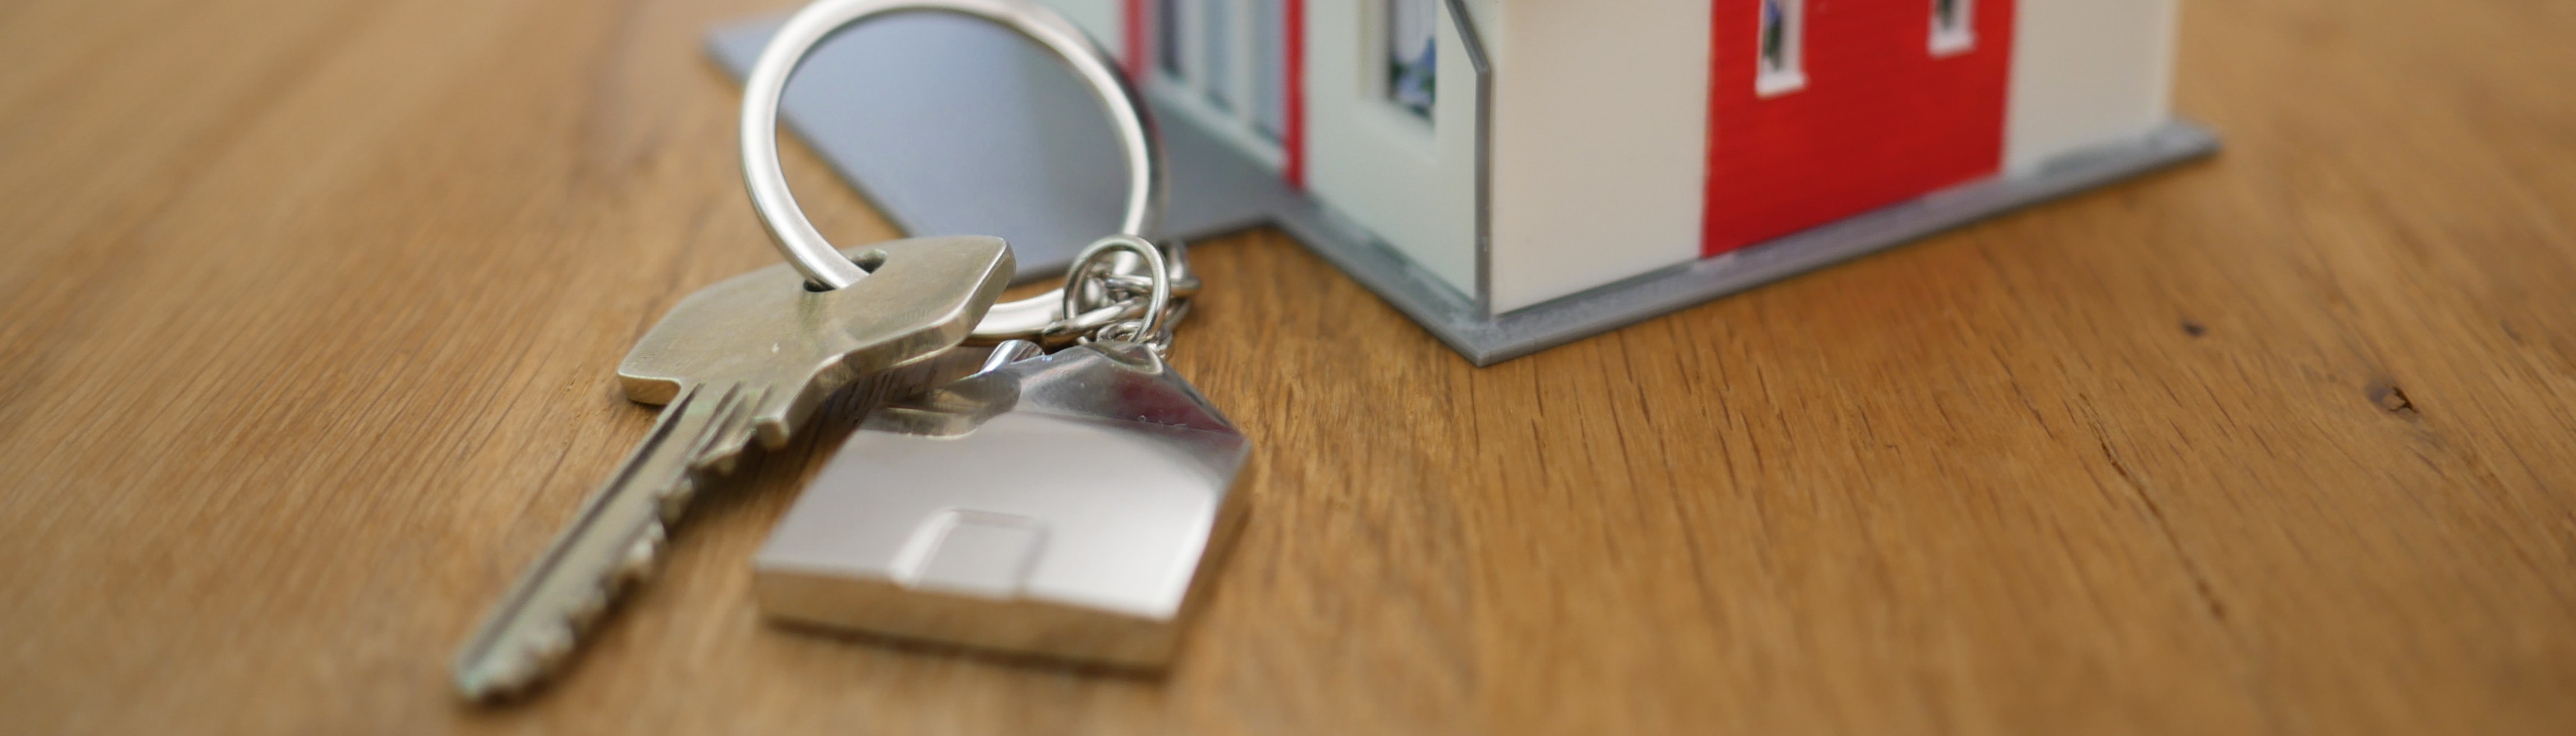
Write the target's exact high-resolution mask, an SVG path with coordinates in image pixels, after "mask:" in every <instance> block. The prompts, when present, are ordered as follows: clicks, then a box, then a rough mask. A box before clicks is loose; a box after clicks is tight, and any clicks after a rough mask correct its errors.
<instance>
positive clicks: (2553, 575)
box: [0, 0, 2576, 734]
mask: <svg viewBox="0 0 2576 736" xmlns="http://www.w3.org/2000/svg"><path fill="white" fill-rule="evenodd" d="M773 8H774V6H766V7H760V6H758V4H755V3H727V2H709V3H676V2H657V1H651V0H642V1H629V2H610V1H609V0H562V1H560V2H544V3H530V2H519V1H516V0H445V1H443V2H426V1H421V0H399V1H393V2H355V1H344V2H324V1H318V0H317V1H314V2H281V1H271V0H185V1H181V0H118V1H117V2H112V3H86V2H68V1H65V0H19V1H18V2H12V3H9V4H6V5H0V49H7V50H8V52H7V54H6V57H5V58H6V59H7V62H8V63H7V64H5V65H0V162H5V163H0V591H5V593H0V632H6V633H5V634H0V731H7V732H17V733H174V732H176V733H218V732H229V733H317V734H320V733H330V734H338V733H413V732H444V731H461V732H525V731H565V732H587V733H709V732H747V733H818V732H832V733H906V734H915V733H930V734H936V733H1025V732H1043V733H1066V734H1072V733H1194V734H1227V733H1242V734H1324V733H1334V734H1340V733H1627V732H1692V733H1722V732H1742V733H1808V732H1817V733H1869V734H1888V733H2129V732H2165V733H2281V734H2346V733H2567V732H2568V730H2569V729H2570V727H2571V726H2570V724H2576V94H2571V93H2570V89H2571V87H2570V86H2569V85H2570V80H2569V77H2570V74H2569V72H2570V71H2571V70H2576V45H2571V44H2568V43H2565V41H2566V39H2568V38H2570V37H2576V4H2570V3H2565V2H2557V1H2555V0H2483V1H2477V2H2470V1H2465V0H2464V1H2462V2H2448V3H2436V4H2427V3H2422V2H2413V1H2401V0H2229V1H2227V2H2218V1H2215V0H2201V1H2196V2H2191V3H2188V4H2187V8H2186V12H2185V15H2184V28H2183V34H2182V37H2183V39H2184V44H2183V48H2182V50H2181V70H2180V79H2179V85H2180V99H2179V106H2180V108H2181V110H2182V111H2183V112H2184V113H2185V114H2187V115H2190V116H2192V117H2194V118H2196V119H2199V120H2202V121H2205V122H2207V123H2210V124H2212V125H2213V126H2214V127H2216V128H2217V129H2219V130H2220V131H2222V133H2223V134H2224V135H2225V136H2226V137H2227V140H2228V143H2229V146H2230V148H2229V150H2228V151H2227V152H2226V153H2225V154H2223V155H2222V156H2221V157H2220V158H2218V159H2217V160H2215V161H2212V162H2209V163H2206V164H2200V165H2195V166H2191V167H2187V168H2185V169H2182V170H2178V171H2174V172H2170V173H2166V174H2162V175H2157V176H2154V177H2150V178H2148V179H2145V180H2141V181H2138V182H2134V183H2130V184H2125V185H2122V186H2119V187H2116V188H2113V189H2109V190H2106V191H2102V192H2099V193H2095V194H2090V195H2086V196H2082V197H2078V198H2076V199H2073V200H2070V201H2067V202H2063V203H2059V204H2054V205H2050V206H2047V207H2044V208H2040V209H2037V210H2033V211H2029V212H2026V213H2021V214H2016V215H2012V216H2009V217H2005V218H2002V219H1999V220H1995V221H1992V222H1989V223H1986V224H1982V225H1978V226H1975V227H1972V228H1969V229H1966V230H1963V231H1959V232H1956V233H1952V234H1949V235H1945V236H1942V237H1938V238H1935V239H1932V240H1929V241H1926V242H1924V243H1922V244H1918V245H1914V246H1911V247H1907V248H1903V249H1899V250H1897V251H1894V252H1890V253H1887V254H1884V255H1880V256H1876V257H1872V258H1869V259H1865V260H1862V261H1858V262H1855V263H1852V264H1849V265H1845V266H1841V267H1837V268H1834V269H1831V270H1828V271H1824V272H1820V273H1817V274H1814V275H1811V276H1807V277H1803V278H1799V279H1796V280H1792V281H1789V282H1786V283H1782V284H1779V285H1776V286H1772V287H1769V288H1765V289H1762V290H1759V291H1756V292H1753V293H1750V294H1746V295H1742V296H1738V297H1734V298H1729V299H1724V300H1721V301H1717V302H1714V303H1711V304H1708V305H1705V306H1701V307H1698V308H1695V309H1691V310H1687V311H1684V312H1681V313H1679V314H1675V315H1672V316H1669V317H1665V318H1662V319H1657V320H1653V321H1650V322H1647V323H1644V324H1641V325H1638V326H1635V327H1631V328H1628V329H1625V330H1621V331H1619V332H1617V333H1614V334H1610V335H1606V336H1602V337H1598V338H1595V339H1591V340H1586V341H1583V342H1580V343H1576V344H1573V345H1570V346H1566V347H1563V348H1558V349H1555V350H1552V351H1549V352H1546V353H1543V354H1540V355H1537V356H1534V357H1531V358H1527V359H1522V360H1516V361H1512V362H1509V363H1505V364H1503V365H1500V366H1495V367H1492V368H1485V369H1476V368H1472V367H1470V366H1468V365H1467V363H1466V362H1465V361H1463V360H1460V359H1459V358H1458V357H1457V356H1455V355H1454V354H1452V353H1450V352H1449V351H1447V350H1446V349H1445V348H1442V347H1441V346H1440V345H1438V344H1437V343H1435V342H1434V341H1433V340H1431V339H1430V338H1429V337H1427V336H1426V335H1425V334H1424V333H1423V332H1422V331H1421V330H1419V329H1418V328H1416V327H1414V326H1413V325H1411V324H1410V323H1408V322H1407V321H1405V320H1404V319H1403V318H1402V317H1401V316H1400V315H1398V314H1396V313H1395V312H1393V311H1392V310H1390V309H1389V308H1387V307H1386V306H1385V305H1384V304H1382V303H1380V302H1379V301H1377V300H1376V299H1375V298H1374V297H1372V296H1370V295H1369V294H1368V293H1367V292H1365V291H1363V290H1361V289H1360V288H1358V287H1357V286H1355V285H1354V284H1352V282H1350V281H1349V280H1348V279H1346V278H1344V277H1343V276H1342V275H1340V274H1339V273H1336V272H1334V271H1333V270H1331V269H1330V268H1329V267H1328V266H1326V265H1325V264H1324V263H1322V262H1321V261H1319V260H1317V259H1316V258H1314V257H1313V256H1311V255H1309V254H1307V253H1306V252H1304V251H1303V250H1301V249H1299V248H1298V247H1297V246H1296V245H1295V244H1294V243H1293V242H1290V241H1288V240H1287V239H1285V238H1283V237H1282V236H1280V235H1278V234H1276V233H1274V232H1256V233H1250V234H1246V235H1243V236H1239V237H1234V238H1228V239H1225V240H1222V241H1218V242H1214V243H1208V244H1203V245H1202V247H1200V248H1198V249H1196V250H1194V254H1195V255H1196V256H1197V258H1198V260H1197V263H1198V265H1199V267H1200V268H1201V269H1202V270H1203V273H1204V274H1205V276H1206V277H1207V281H1208V283H1209V284H1210V285H1211V291H1210V292H1209V294H1208V296H1207V297H1205V299H1204V300H1203V301H1202V302H1201V305H1202V307H1203V308H1202V309H1201V310H1200V312H1199V314H1198V315H1197V316H1196V317H1195V318H1194V319H1193V322H1192V324H1191V325H1190V327H1189V329H1188V330H1187V331H1186V332H1185V334H1184V335H1183V336H1182V338H1181V343H1180V345H1179V347H1178V349H1177V350H1176V351H1175V353H1174V355H1175V359H1176V361H1177V364H1178V366H1179V368H1180V369H1181V370H1182V371H1184V373H1185V374H1186V375H1188V376H1189V377H1190V378H1191V379H1192V380H1193V381H1195V382H1196V383H1197V384H1198V386H1199V387H1200V388H1201V389H1202V390H1203V391H1204V392H1205V393H1206V394H1207V395H1208V396H1210V397H1211V398H1212V399H1214V400H1215V401H1216V402H1218V403H1219V404H1220V405H1221V406H1224V407H1227V408H1228V409H1229V410H1230V411H1231V412H1232V414H1233V415H1234V417H1235V418H1236V419H1237V420H1238V421H1239V422H1241V423H1242V424H1243V425H1244V426H1245V427H1246V428H1247V430H1248V432H1249V433H1250V434H1251V435H1252V436H1253V437H1254V438H1255V439H1256V440H1257V441H1258V442H1260V443H1261V447H1262V450H1261V452H1260V454H1259V455H1258V456H1257V458H1256V460H1255V465H1254V466H1253V469H1252V470H1251V471H1250V472H1249V474H1248V475H1247V476H1246V480H1245V483H1244V485H1243V486H1242V488H1243V490H1245V491H1246V492H1248V493H1250V494H1251V499H1252V503H1253V505H1252V514H1251V517H1250V523H1249V526H1248V527H1247V528H1246V530H1245V532H1244V536H1243V539H1242V544H1241V546H1240V547H1239V548H1238V549H1237V550H1236V552H1235V554H1234V557H1233V559H1232V562H1231V566H1230V568H1229V569H1228V570H1227V571H1226V574H1225V575H1224V577H1223V578H1221V580H1220V583H1219V588H1218V590H1217V594H1216V598H1215V599H1214V601H1213V604H1212V606H1211V608H1210V610H1209V611H1208V615H1207V616H1206V617H1205V618H1204V619H1203V620H1201V621H1200V622H1199V625H1198V627H1197V628H1196V630H1195V632H1194V633H1193V635H1192V637H1191V640H1190V642H1189V648H1188V651H1187V652H1186V653H1185V655H1184V658H1183V662H1182V663H1181V665H1180V666H1179V667H1178V668H1177V669H1176V670H1175V671H1174V672H1172V673H1171V674H1170V675H1169V676H1168V677H1166V678H1163V679H1160V680H1154V679H1138V678H1120V677H1101V676H1095V675H1088V674H1083V673H1076V672H1066V671H1061V670H1055V669H1049V668H1045V667H1033V666H1026V665H1018V664H1009V663H997V662H993V661H989V660H984V659H977V658H971V657H959V656H953V655H950V654H947V653H942V652H938V651H927V650H920V649H912V648H902V647H890V646H885V645H882V644H880V643H876V642H869V641H862V640H856V639H835V638H827V637H818V636H813V635H809V634H805V633H800V632H794V631H789V630H784V629H781V628H778V627H775V626H771V625H768V624H766V623H764V622H763V621H762V620H761V619H760V617H759V616H758V613H757V611H756V610H755V609H754V607H753V604H752V601H751V597H750V595H749V590H748V586H749V581H750V575H749V569H748V559H749V557H750V553H751V552H752V550H753V549H754V547H755V545H757V544H758V543H759V541H760V539H761V538H762V536H763V535H764V533H765V532H766V530H767V527H768V526H769V525H770V523H771V522H773V521H774V520H775V519H776V518H777V516H778V515H779V514H780V513H781V512H782V511H783V510H784V508H785V505H786V504H787V502H788V501H789V500H790V498H791V497H792V495H793V494H794V493H795V488H796V486H797V484H798V482H799V481H800V480H801V479H803V478H804V477H806V476H807V475H809V474H810V473H812V472H813V471H815V470H816V469H817V468H818V465H819V460H820V459H821V458H822V456H823V455H824V454H825V453H826V452H827V449H826V448H829V447H831V446H832V445H833V443H834V442H835V441H836V440H837V439H838V437H839V436H840V435H841V433H842V432H843V431H845V430H844V429H843V428H842V427H845V426H846V422H847V417H846V416H843V417H841V418H839V419H838V420H836V421H837V422H838V423H837V424H827V425H826V426H824V427H823V428H821V429H820V430H818V431H816V432H814V434H815V435H817V436H819V437H820V438H821V441H820V442H807V443H802V444H797V445H794V446H792V447H791V448H790V449H789V450H788V451H786V452H783V453H775V454H771V455H769V456H767V457H766V458H765V459H762V460H759V461H756V462H754V463H753V464H752V465H751V467H749V468H748V469H747V470H746V472H745V473H744V476H743V477H742V478H741V480H740V481H739V482H735V483H732V484H729V485H727V486H725V487H722V488H720V489H718V490H716V491H714V492H711V493H709V494H706V495H704V496H703V497H702V501H701V503H700V506H699V508H698V509H697V511H696V513H695V515H694V516H693V517H692V520H691V521H690V522H689V523H688V524H687V525H686V526H685V527H684V528H683V529H682V530H681V531H680V533H679V536H678V537H677V539H676V541H675V546H674V549H673V553H672V555H671V556H672V559H673V565H672V567H671V568H670V569H669V570H667V571H666V573H665V574H664V575H663V577H662V578H661V579H659V580H658V581H657V582H656V583H655V584H653V585H652V586H650V587H649V588H647V589H646V590H644V591H643V592H642V594H641V595H639V596H637V597H635V598H634V599H633V600H632V601H630V604H629V605H628V606H627V607H626V609H625V610H624V612H623V614H622V615H621V616H620V617H619V618H618V619H617V620H616V621H615V623H614V624H613V625H611V626H610V627H609V628H608V629H607V630H606V631H605V633H604V635H603V636H602V637H601V638H600V640H599V641H598V642H597V646H596V647H595V649H594V650H593V651H591V652H590V653H589V655H588V656H587V657H586V659H585V660H584V661H583V663H582V664H581V665H580V666H579V667H578V669H576V670H575V671H574V672H573V673H572V675H571V676H570V677H569V678H568V679H567V680H565V681H564V682H562V683H561V684H560V686H559V687H557V688H555V689H554V690H553V691H551V692H550V693H548V694H547V695H546V696H545V697H543V698H541V699H539V700H537V701H534V702H531V703H528V704H526V705H525V706H522V707H517V708H508V709H499V710H485V709H475V708H469V707H465V706H463V705H461V704H459V703H458V702H456V701H455V700H454V699H453V698H452V697H451V696H450V694H449V692H448V690H447V687H446V680H445V674H446V671H445V667H446V665H447V662H448V657H449V654H450V653H451V651H452V647H453V646H454V645H455V643H456V641H457V639H458V637H460V636H462V635H463V634H465V633H466V632H467V630H468V628H469V627H470V626H471V625H472V624H473V623H474V620H475V617H476V616H478V615H479V614H480V613H481V610H482V608H483V607H484V606H485V605H486V604H487V603H489V602H490V601H491V600H492V598H493V597H494V596H495V595H498V594H499V593H500V592H501V590H502V589H503V587H504V586H506V585H507V584H508V583H509V580H510V578H511V576H512V575H514V574H515V573H516V572H517V569H518V567H519V566H520V565H521V564H522V563H523V562H525V561H526V560H527V559H528V558H529V557H530V556H531V555H533V554H535V553H536V552H537V551H538V549H539V548H540V547H542V546H543V545H544V544H545V542H546V540H547V538H548V536H549V535H551V534H552V533H553V531H554V529H555V528H556V526H557V524H559V523H560V522H562V521H563V519H564V517H565V515H566V514H568V513H569V512H570V511H571V509H572V507H573V505H574V503H575V502H576V501H578V499H579V498H580V497H581V495H582V494H584V493H585V492H587V491H589V490H590V488H591V487H592V486H593V485H594V484H595V483H597V481H598V480H599V479H600V478H601V476H602V474H604V473H606V472H607V471H608V469H609V468H610V466H611V465H613V464H614V463H615V462H616V461H617V459H618V457H619V456H620V455H621V454H622V453H623V452H624V450H625V449H626V448H627V447H628V446H630V445H631V444H632V443H633V442H634V441H636V440H637V438H638V437H639V436H640V435H641V434H642V433H643V432H644V430H645V428H646V427H647V425H648V424H649V423H650V421H651V412H650V411H648V410H646V409H644V408H640V407H637V406H634V405H630V404H628V403H626V402H624V401H623V400H621V398H620V397H619V395H618V393H617V388H616V381H615V380H614V378H613V374H612V371H613V368H614V365H615V363H616V361H617V360H618V358H619V357H620V356H621V355H622V354H623V353H624V351H625V349H626V346H627V345H628V344H629V343H630V342H631V341H632V340H634V339H635V337H636V336H637V334H638V333H639V332H641V330H642V329H643V327H644V326H645V325H647V324H649V322H650V320H652V319H653V318H654V317H655V316H656V315H658V314H660V313H661V312H662V310H664V309H665V308H667V307H668V306H669V305H670V304H671V303H672V301H673V300H675V299H677V298H678V297H679V296H681V295H683V294H685V293H687V292H688V291H689V290H691V289H692V288H694V287H696V286H699V285H702V284H706V283H709V282H711V281H714V280H716V279H719V278H722V277H725V276H728V275H731V274H734V273H737V272H741V271H744V270H747V269H751V268H755V267H758V266H762V265H765V264H768V263H772V262H774V258H775V256H774V255H772V254H771V253H770V251H769V250H768V248H767V247H766V245H765V243H764V242H763V240H762V237H761V234H760V230H759V227H758V226H757V225H756V224H755V223H754V221H753V219H752V216H751V212H750V209H749V208H748V207H747V206H746V204H745V202H744V199H743V197H742V195H741V194H740V192H739V184H738V172H737V170H736V167H735V164H734V162H733V160H732V159H731V151H732V148H731V146H732V132H733V131H732V128H731V124H732V115H733V109H734V108H733V106H734V104H735V102H736V99H735V96H734V92H733V91H732V86H731V85H730V84H728V83H726V82H725V81H724V80H723V79H722V78H721V77H720V76H719V75H718V74H717V73H716V72H715V71H714V70H713V69H711V68H710V66H709V65H708V64H706V63H705V62H704V61H702V60H701V58H700V56H699V53H698V48H697V43H698V38H699V34H700V32H701V30H702V29H704V28H706V27H707V26H708V25H709V24H710V23H712V22H715V21H717V20H720V19H724V18H730V17H735V16H738V15H741V14H743V13H746V12H752V11H756V10H767V9H773ZM790 166H791V168H792V169H795V170H796V181H797V185H798V191H800V192H801V193H803V195H804V197H805V199H807V200H809V202H810V203H811V205H812V206H813V208H814V210H815V212H816V215H817V220H818V221H819V223H820V224H821V226H822V227H823V229H824V230H825V231H826V232H828V233H832V234H834V235H835V236H836V237H840V238H844V239H853V240H855V239H861V238H876V237H885V236H888V235H890V234H891V231H890V229H889V228H888V227H887V226H886V224H885V223H884V222H883V221H882V220H880V219H878V218H877V217H876V216H875V215H874V214H873V213H871V212H870V211H869V210H868V209H867V208H866V207H865V206H863V205H862V204H860V203H859V202H858V201H857V200H856V199H855V198H853V197H851V196H850V195H849V194H847V193H846V190H845V189H843V188H841V187H839V186H837V185H836V183H835V182H833V181H831V180H830V179H829V177H828V176H825V175H824V174H823V173H822V169H821V167H820V166H819V165H818V164H817V163H816V162H815V161H814V160H813V159H812V158H811V157H810V156H808V155H805V154H803V153H801V152H797V153H795V154H793V155H792V156H791V162H790Z"/></svg>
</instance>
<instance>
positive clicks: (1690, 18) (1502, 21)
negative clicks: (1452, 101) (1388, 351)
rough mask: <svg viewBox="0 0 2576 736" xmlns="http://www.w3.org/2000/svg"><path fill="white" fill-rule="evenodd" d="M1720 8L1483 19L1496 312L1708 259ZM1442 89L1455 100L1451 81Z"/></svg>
mask: <svg viewBox="0 0 2576 736" xmlns="http://www.w3.org/2000/svg"><path fill="white" fill-rule="evenodd" d="M2115 1H2127V0H2115ZM1709 6H1710V4H1709V2H1708V0H1623V1H1621V2H1603V1H1602V0H1508V1H1507V2H1502V3H1498V4H1495V5H1493V6H1490V9H1491V10H1492V11H1494V12H1490V13H1487V12H1484V11H1486V10H1487V8H1478V10H1477V11H1476V12H1478V14H1480V15H1483V16H1485V17H1486V18H1490V19H1491V20H1492V21H1493V22H1489V23H1486V24H1485V25H1484V26H1483V27H1482V28H1481V29H1480V30H1482V31H1483V32H1484V36H1485V38H1487V39H1488V40H1489V41H1490V42H1491V43H1490V44H1489V50H1490V51H1492V52H1493V59H1494V62H1493V63H1494V67H1495V75H1494V80H1495V91H1494V100H1495V110H1494V112H1495V115H1494V121H1493V126H1494V130H1493V135H1494V142H1493V157H1494V159H1493V174H1492V175H1493V202H1492V207H1493V231H1492V237H1493V244H1492V248H1493V254H1492V258H1493V262H1492V274H1491V278H1492V282H1491V284H1492V288H1493V292H1492V294H1491V297H1492V302H1491V303H1492V306H1493V308H1494V310H1495V311H1496V312H1498V313H1499V312H1506V311H1510V310H1513V309H1518V308H1521V307H1527V306H1531V305H1534V304H1538V303H1540V302H1544V301H1547V300H1549V299H1554V298H1556V297H1560V296H1565V295H1567V294H1572V293H1575V292H1578V291H1582V290H1584V289H1589V288H1592V287H1596V286H1600V285H1603V284H1607V283H1610V282H1613V281H1617V280H1619V279H1623V278H1627V277H1629V276H1634V275H1637V274H1640V273H1644V272H1647V271H1651V270H1654V269H1657V268H1662V267H1665V266H1670V265H1673V264H1677V263H1684V262H1688V261H1692V260H1696V259H1698V258H1699V253H1700V239H1701V238H1700V229H1701V207H1702V203H1703V202H1704V201H1705V194H1704V191H1705V189H1706V181H1705V180H1704V178H1705V173H1704V172H1705V170H1706V168H1707V163H1708V148H1707V146H1708V145H1709V141H1708V122H1707V121H1708V109H1709V108H1708V84H1709V82H1708V73H1709ZM1442 53H1444V54H1445V53H1448V52H1447V50H1446V49H1443V50H1442ZM1444 62H1445V60H1444ZM1440 83H1441V85H1442V86H1441V92H1442V93H1443V94H1444V95H1445V94H1446V93H1447V92H1448V90H1449V89H1451V87H1449V86H1448V84H1449V81H1448V78H1447V76H1446V75H1445V74H1444V75H1443V76H1442V79H1441V81H1440ZM1720 144H1721V145H1722V144H1723V142H1720Z"/></svg>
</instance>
